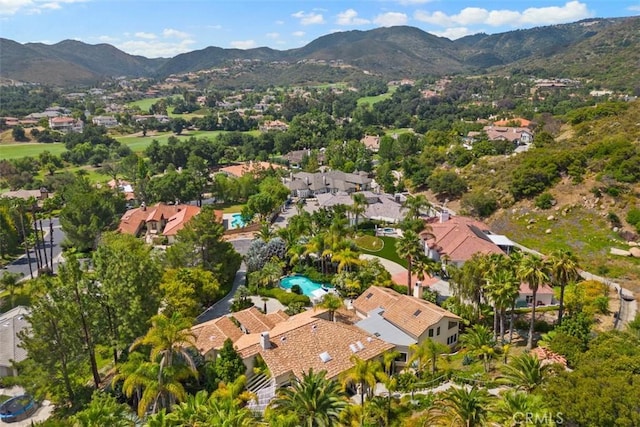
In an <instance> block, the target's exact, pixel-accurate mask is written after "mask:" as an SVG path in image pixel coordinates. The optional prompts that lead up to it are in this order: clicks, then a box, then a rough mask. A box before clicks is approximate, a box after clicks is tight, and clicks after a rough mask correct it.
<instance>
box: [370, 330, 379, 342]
mask: <svg viewBox="0 0 640 427" xmlns="http://www.w3.org/2000/svg"><path fill="white" fill-rule="evenodd" d="M379 335H380V334H379V333H377V332H376V336H379ZM371 341H373V338H371V337H367V342H371Z"/></svg>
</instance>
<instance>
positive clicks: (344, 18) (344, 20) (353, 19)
mask: <svg viewBox="0 0 640 427" xmlns="http://www.w3.org/2000/svg"><path fill="white" fill-rule="evenodd" d="M368 23H369V20H368V19H364V18H358V12H356V11H355V10H353V9H347V10H345V11H344V12H340V13H338V15H337V19H336V24H338V25H364V24H368Z"/></svg>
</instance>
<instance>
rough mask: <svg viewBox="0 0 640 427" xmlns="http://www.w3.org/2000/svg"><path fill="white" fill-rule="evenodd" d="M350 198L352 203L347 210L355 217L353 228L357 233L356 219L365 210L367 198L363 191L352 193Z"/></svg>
mask: <svg viewBox="0 0 640 427" xmlns="http://www.w3.org/2000/svg"><path fill="white" fill-rule="evenodd" d="M351 199H352V200H353V204H352V205H351V206H350V207H349V212H351V214H353V217H354V219H355V230H356V233H357V232H358V219H359V218H360V215H362V214H363V213H365V212H366V210H367V206H368V205H369V202H367V198H366V197H365V195H364V194H363V193H352V194H351Z"/></svg>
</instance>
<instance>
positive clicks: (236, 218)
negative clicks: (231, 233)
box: [229, 213, 247, 230]
mask: <svg viewBox="0 0 640 427" xmlns="http://www.w3.org/2000/svg"><path fill="white" fill-rule="evenodd" d="M229 224H230V227H229V229H231V230H233V229H234V228H242V227H244V226H245V225H247V224H246V223H245V222H244V220H243V219H242V214H240V213H234V214H231V221H229Z"/></svg>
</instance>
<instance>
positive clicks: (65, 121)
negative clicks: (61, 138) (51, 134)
mask: <svg viewBox="0 0 640 427" xmlns="http://www.w3.org/2000/svg"><path fill="white" fill-rule="evenodd" d="M49 128H50V129H51V130H57V131H58V132H62V133H68V132H82V129H83V128H84V123H82V120H77V119H74V118H73V117H52V118H50V119H49Z"/></svg>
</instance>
